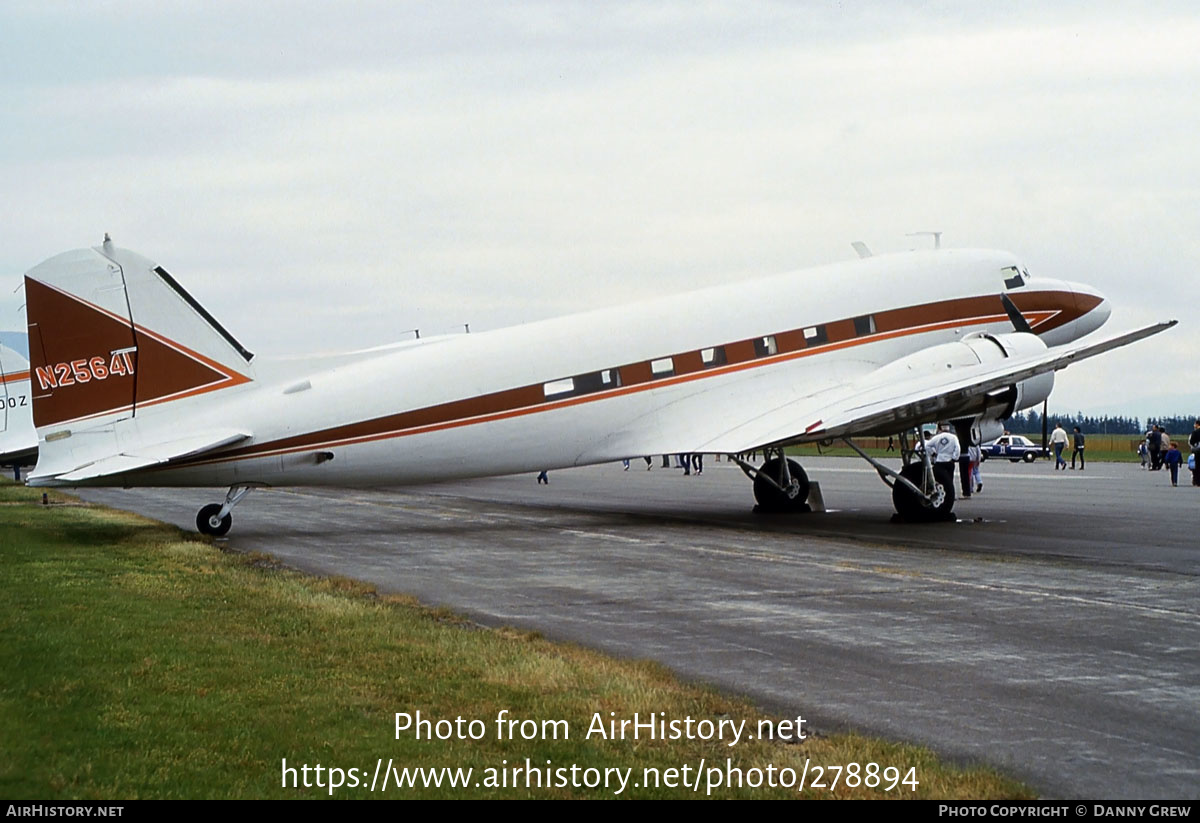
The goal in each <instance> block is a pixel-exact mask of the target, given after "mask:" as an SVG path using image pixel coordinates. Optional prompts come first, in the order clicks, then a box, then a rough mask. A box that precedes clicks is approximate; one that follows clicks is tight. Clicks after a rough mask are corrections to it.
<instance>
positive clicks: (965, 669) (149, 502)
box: [82, 458, 1200, 799]
mask: <svg viewBox="0 0 1200 823" xmlns="http://www.w3.org/2000/svg"><path fill="white" fill-rule="evenodd" d="M805 466H806V468H807V469H808V471H809V474H810V476H811V477H812V478H813V479H814V480H816V481H818V482H819V483H820V484H821V489H822V492H823V495H824V499H825V503H826V506H827V507H828V508H829V511H827V512H825V513H821V514H815V513H814V514H808V515H797V516H785V517H778V516H776V517H768V516H762V515H755V514H753V513H751V505H752V501H751V492H750V484H749V482H748V481H747V480H746V478H745V477H744V476H743V474H742V472H741V471H740V470H738V469H736V468H735V467H732V466H730V465H729V464H727V463H714V462H713V461H712V459H711V458H709V460H708V461H707V463H706V467H705V468H706V471H705V472H704V474H703V475H702V476H699V477H695V476H693V477H684V476H683V475H682V473H681V472H680V471H678V470H664V469H662V468H661V461H660V460H659V459H658V458H655V467H654V469H653V470H652V471H649V472H647V471H646V470H645V464H644V463H642V462H640V461H634V463H633V467H632V469H631V470H630V471H628V472H623V471H622V470H621V466H620V464H615V465H607V466H599V467H589V468H583V469H574V470H570V471H559V472H551V474H550V481H551V482H550V485H549V486H538V485H536V484H535V482H534V478H533V476H532V475H528V476H519V477H504V478H494V479H488V480H478V481H470V482H464V483H459V484H455V485H443V486H430V487H420V488H405V489H391V490H372V491H344V490H336V491H334V490H322V489H299V490H261V491H255V492H253V493H251V494H250V495H249V496H248V497H247V498H246V499H245V500H244V501H243V502H242V503H241V504H240V505H239V506H238V508H237V509H235V510H234V522H233V530H232V531H231V532H230V535H229V538H228V540H229V545H230V546H231V547H232V548H235V549H238V550H243V551H251V550H254V551H263V552H269V553H271V554H273V555H275V556H276V557H278V558H280V559H281V560H284V561H285V562H287V563H289V564H290V565H293V566H296V567H298V568H301V569H305V570H308V571H312V572H316V573H320V574H339V575H345V576H348V577H354V578H359V579H363V580H368V581H371V582H372V583H374V584H376V585H377V587H378V588H379V589H381V590H384V591H391V592H404V593H409V594H412V595H415V596H416V597H418V598H419V599H421V600H422V601H423V602H426V603H429V604H437V605H445V606H448V607H450V608H452V609H455V610H457V611H460V612H463V613H466V614H469V615H471V616H473V617H474V618H476V619H478V620H479V621H481V622H483V623H487V624H491V625H499V624H508V625H515V626H521V627H525V628H529V629H535V630H537V631H540V632H542V633H543V634H545V635H546V636H548V637H551V638H554V639H560V640H568V641H573V642H577V643H581V644H584V645H587V646H591V647H595V648H599V649H603V650H605V651H608V652H611V653H614V654H617V655H621V656H627V657H634V658H650V659H654V660H657V661H660V662H662V663H664V664H666V665H667V666H669V667H671V668H672V669H673V670H675V671H676V672H678V673H679V674H681V675H682V676H684V677H685V678H689V679H693V680H699V681H704V682H709V683H712V684H715V685H717V686H719V687H721V688H723V689H727V690H732V691H735V692H739V693H742V694H745V695H747V696H749V697H751V698H753V699H755V700H757V701H759V702H760V703H761V704H762V705H763V706H764V707H767V708H769V709H771V710H775V711H779V712H780V713H782V714H785V715H789V714H790V715H795V714H800V715H803V716H804V717H805V718H806V719H807V720H808V721H809V723H810V724H812V726H813V728H815V729H816V730H818V731H820V730H826V731H830V730H839V729H845V728H854V729H860V730H864V731H868V732H871V733H874V734H879V735H883V736H886V737H890V738H895V739H900V740H906V741H914V742H919V743H923V744H926V745H929V746H930V747H932V748H933V749H935V750H937V751H938V752H940V753H942V754H944V755H947V756H950V757H952V758H956V759H960V760H964V761H972V762H985V763H989V764H993V765H995V766H997V767H999V768H1000V769H1001V770H1003V771H1005V772H1007V773H1010V774H1013V775H1015V776H1017V777H1020V778H1022V779H1025V780H1027V781H1028V782H1030V783H1031V784H1032V785H1033V786H1035V787H1036V788H1037V789H1038V790H1040V791H1041V792H1042V793H1043V794H1044V795H1046V796H1048V797H1072V798H1146V799H1155V798H1161V799H1167V798H1191V799H1194V798H1197V797H1200V613H1198V612H1200V608H1198V606H1197V603H1198V601H1200V597H1198V595H1200V578H1198V575H1197V572H1198V570H1200V545H1197V544H1198V541H1197V540H1196V532H1197V523H1198V522H1200V489H1197V488H1193V487H1191V486H1190V485H1187V483H1188V482H1189V481H1188V480H1187V479H1185V480H1183V481H1182V482H1183V483H1184V484H1185V485H1181V486H1179V487H1178V488H1172V487H1171V486H1170V483H1169V478H1168V476H1167V475H1166V472H1155V473H1150V472H1144V471H1142V470H1140V469H1139V468H1138V467H1137V466H1136V465H1129V464H1098V463H1093V464H1092V465H1089V466H1088V468H1087V470H1086V471H1084V472H1079V471H1074V472H1072V471H1066V472H1058V473H1055V472H1054V471H1053V469H1052V467H1051V466H1050V465H1049V464H1048V463H1045V462H1042V463H1037V464H1033V465H1026V464H1015V465H1014V464H1010V463H1008V462H1007V461H1003V462H997V461H994V460H992V461H988V462H986V463H984V466H983V473H984V490H983V493H982V494H980V495H976V496H974V497H973V498H972V499H971V500H964V501H960V502H959V504H958V505H957V508H956V512H957V514H958V515H959V521H958V522H957V523H939V524H928V525H909V524H900V523H892V522H891V512H892V509H891V503H890V491H889V490H888V489H887V488H886V487H885V486H884V485H883V484H882V483H881V482H879V480H878V479H877V477H876V476H875V474H874V472H873V471H872V470H871V469H870V468H869V467H867V466H866V464H865V463H863V462H862V461H860V460H857V459H839V458H817V459H812V460H807V461H805ZM82 496H83V497H84V498H85V499H88V500H94V501H99V502H103V503H107V504H111V505H114V506H118V507H120V508H125V509H129V510H132V511H137V512H140V513H143V514H147V515H149V516H151V517H155V518H158V519H162V520H166V521H168V522H172V523H176V524H178V525H180V526H183V527H185V528H187V529H189V530H192V529H194V518H195V513H196V511H197V509H199V507H200V506H201V505H202V504H204V503H208V502H214V501H219V500H221V499H223V497H224V491H223V490H220V491H218V490H213V491H211V492H206V491H205V490H196V489H190V490H127V491H123V490H100V489H96V490H86V491H83V492H82Z"/></svg>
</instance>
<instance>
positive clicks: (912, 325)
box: [149, 292, 1099, 471]
mask: <svg viewBox="0 0 1200 823" xmlns="http://www.w3.org/2000/svg"><path fill="white" fill-rule="evenodd" d="M1036 295H1045V296H1046V297H1047V298H1048V299H1047V301H1046V302H1045V303H1042V302H1036V303H1035V301H1033V300H1031V299H1029V298H1032V297H1034V296H1036ZM1022 297H1023V298H1025V299H1023V301H1022V302H1024V303H1025V304H1026V305H1025V306H1024V307H1022V311H1024V312H1028V313H1029V314H1030V315H1031V316H1032V315H1039V314H1040V315H1042V316H1049V318H1050V320H1048V321H1047V322H1046V323H1045V325H1044V326H1043V325H1037V324H1036V322H1035V325H1037V328H1038V330H1039V331H1041V330H1043V328H1054V327H1057V326H1059V325H1062V324H1063V323H1065V322H1069V321H1070V320H1074V319H1076V318H1078V317H1079V316H1080V315H1081V314H1082V312H1080V311H1079V310H1078V309H1076V308H1075V302H1074V300H1073V299H1072V298H1073V295H1072V294H1071V293H1061V292H1031V293H1029V294H1026V295H1022ZM1098 303H1099V300H1097V301H1095V303H1093V304H1092V305H1093V307H1094V306H1095V305H1097V304H1098ZM1056 312H1058V313H1057V314H1056ZM873 317H874V318H875V327H876V330H875V332H873V333H870V334H863V335H857V334H856V332H855V327H854V320H853V318H846V319H841V320H835V321H832V322H829V323H825V324H823V325H824V327H825V332H826V335H827V338H828V339H827V342H825V343H822V344H820V345H813V346H807V345H806V340H805V338H804V334H803V328H812V326H805V327H803V328H801V329H791V330H788V331H785V332H778V333H775V334H774V337H775V340H776V346H777V352H776V354H774V355H769V356H763V357H758V356H756V354H755V349H754V341H755V340H759V339H761V338H757V337H756V338H751V339H749V340H740V341H736V342H733V343H726V344H724V350H725V357H726V364H725V365H723V366H711V367H708V368H704V367H703V361H702V357H701V351H702V350H699V349H698V350H696V351H693V352H683V353H681V354H676V355H673V358H674V362H675V374H674V375H673V376H665V377H657V378H656V377H654V375H653V374H652V373H651V369H650V363H651V360H645V361H642V362H639V363H631V364H627V365H624V366H620V367H619V368H618V371H619V373H620V378H621V386H620V387H619V388H612V389H604V390H600V391H597V392H594V393H591V394H585V395H580V396H576V397H572V398H570V399H566V400H547V399H546V398H545V394H544V391H543V388H542V387H543V385H544V384H543V383H537V384H535V385H532V386H525V387H521V388H517V389H508V390H504V391H499V392H493V393H491V394H485V395H480V396H478V397H469V398H464V399H461V400H455V401H451V402H448V403H440V404H437V405H434V406H427V407H425V408H421V409H415V410H412V411H407V412H401V413H398V414H393V415H387V416H384V417H377V418H373V419H371V420H363V421H359V422H357V423H351V424H347V425H341V426H335V427H331V428H327V429H321V430H319V431H313V432H308V433H305V434H300V435H295V436H293V437H288V438H284V439H280V440H272V441H269V442H266V443H256V444H252V445H249V446H242V447H240V448H235V449H231V450H229V451H225V452H221V453H219V454H216V455H212V454H209V455H202V456H197V457H195V458H192V459H190V460H181V461H178V462H175V463H172V464H170V465H169V466H161V467H155V469H150V470H149V471H153V470H156V469H169V468H175V467H180V466H189V465H199V464H208V463H219V462H226V461H230V460H239V459H247V458H252V457H259V456H265V455H267V454H277V453H285V452H297V451H305V450H308V449H313V448H317V447H319V446H320V447H333V446H339V445H350V444H352V443H361V442H366V441H370V440H379V439H385V438H390V437H399V436H402V435H406V434H418V433H421V432H428V431H437V430H441V429H446V428H451V427H454V426H460V425H468V424H471V423H476V422H484V421H489V420H500V419H505V418H508V417H515V416H518V415H522V414H531V413H535V412H539V411H548V410H551V409H558V408H565V407H567V406H574V405H578V404H580V403H587V402H592V401H593V400H599V399H604V398H608V397H617V396H621V395H625V394H632V393H636V392H640V391H646V390H648V389H652V388H658V387H661V386H667V385H673V384H676V383H684V382H690V381H693V380H699V379H704V378H706V377H709V376H713V375H717V374H727V373H731V372H735V371H742V370H745V369H747V368H754V367H757V366H759V365H767V364H772V363H779V362H783V361H786V360H792V359H796V358H798V357H806V356H810V355H815V354H821V353H824V352H827V351H834V350H838V349H843V348H847V347H848V346H854V345H859V344H862V343H871V342H876V341H879V340H887V339H892V338H896V337H903V336H907V335H910V334H919V333H922V332H926V331H932V330H937V329H939V328H953V327H954V326H957V325H982V324H984V323H993V322H998V321H1007V319H1008V316H1007V313H1006V312H1005V311H1004V306H1003V303H1002V302H1001V301H1000V296H999V295H998V294H994V295H989V296H985V297H968V298H960V299H957V300H946V301H941V302H939V303H930V304H926V305H923V306H911V307H907V308H903V309H891V310H887V311H882V312H878V313H876V314H874V315H873ZM1063 318H1065V319H1063ZM1051 322H1053V325H1051ZM816 325H818V326H819V325H822V324H816ZM717 347H718V348H719V347H720V344H718V346H717ZM693 356H694V357H693ZM652 359H653V360H658V359H659V358H652ZM697 362H699V363H700V368H699V369H696V368H693V367H694V366H695V364H696V363H697Z"/></svg>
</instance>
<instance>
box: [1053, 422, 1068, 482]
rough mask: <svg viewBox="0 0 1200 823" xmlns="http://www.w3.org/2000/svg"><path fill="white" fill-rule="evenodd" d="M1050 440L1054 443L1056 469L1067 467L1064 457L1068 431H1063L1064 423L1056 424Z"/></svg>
mask: <svg viewBox="0 0 1200 823" xmlns="http://www.w3.org/2000/svg"><path fill="white" fill-rule="evenodd" d="M1050 442H1051V443H1053V444H1054V470H1055V471H1058V470H1059V469H1065V468H1066V467H1067V461H1066V460H1064V459H1063V456H1062V453H1063V449H1065V448H1066V447H1067V433H1066V432H1065V431H1063V427H1062V424H1061V423H1059V424H1057V425H1055V427H1054V431H1053V432H1051V433H1050Z"/></svg>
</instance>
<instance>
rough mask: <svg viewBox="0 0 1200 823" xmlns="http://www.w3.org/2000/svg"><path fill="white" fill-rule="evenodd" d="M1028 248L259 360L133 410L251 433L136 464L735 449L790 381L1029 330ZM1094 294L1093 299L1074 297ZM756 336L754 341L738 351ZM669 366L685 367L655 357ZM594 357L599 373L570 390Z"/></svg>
mask: <svg viewBox="0 0 1200 823" xmlns="http://www.w3.org/2000/svg"><path fill="white" fill-rule="evenodd" d="M1014 266H1018V263H1017V262H1016V261H1015V260H1014V259H1013V258H1012V257H1011V256H1010V255H1007V254H1004V253H1001V252H974V251H941V252H936V253H928V254H926V253H918V254H911V255H902V256H895V257H875V258H869V259H866V260H862V261H851V262H847V263H842V264H835V265H830V266H823V267H820V268H815V269H809V270H806V271H801V272H797V273H793V274H787V275H782V276H777V277H772V278H767V279H762V280H756V281H752V282H739V283H732V284H729V285H726V286H721V287H717V288H710V289H705V290H701V291H696V292H691V293H687V294H682V295H677V296H672V297H667V298H662V299H655V300H651V301H647V302H642V303H638V304H634V305H629V306H619V307H614V308H605V309H599V310H594V311H589V312H585V313H581V314H576V315H571V316H568V317H562V318H557V319H553V320H547V321H542V322H537V323H530V324H527V325H523V326H517V327H512V328H506V329H499V330H496V331H490V332H483V333H472V334H463V335H457V336H453V337H446V338H438V339H432V340H429V341H422V342H421V343H420V344H416V345H411V346H405V347H400V348H395V349H387V350H381V351H378V352H368V353H363V354H361V355H359V356H357V357H354V358H348V359H345V360H339V361H337V365H334V366H332V367H328V366H322V365H320V361H314V362H313V363H312V365H311V366H310V367H309V368H305V367H303V366H301V365H299V364H298V363H297V362H295V361H292V362H289V363H288V364H286V366H284V365H275V364H272V363H270V362H255V364H254V369H255V371H254V380H253V381H252V382H248V383H245V384H243V385H238V386H234V387H231V388H228V389H223V390H221V391H219V392H214V393H212V394H209V395H204V396H201V397H194V398H185V399H181V400H178V401H172V402H171V403H170V404H167V405H166V406H163V407H160V408H159V409H154V410H147V411H146V412H145V413H144V414H139V416H138V417H137V419H136V420H134V421H127V423H128V424H130V428H129V429H128V435H127V436H130V437H132V436H134V435H136V436H139V437H142V438H146V439H147V440H152V439H154V438H155V437H156V436H159V435H161V434H163V433H166V432H168V431H170V430H180V429H186V428H189V427H191V428H197V427H201V428H202V427H204V426H206V425H211V422H212V421H221V422H222V423H225V424H232V425H235V426H238V427H240V428H243V429H245V430H246V431H247V432H251V433H252V437H251V438H250V439H249V440H248V441H246V442H243V443H239V444H237V445H236V446H233V447H230V448H228V449H225V450H223V451H218V452H215V453H210V454H204V455H201V456H198V457H196V458H192V459H190V460H186V459H185V460H184V461H182V462H183V465H179V466H174V465H172V466H169V467H157V468H151V469H144V470H139V471H136V472H130V473H128V474H125V475H123V476H122V477H121V479H120V482H121V483H122V484H124V485H129V486H137V485H144V486H208V485H211V486H219V485H233V484H242V483H248V484H259V483H261V484H268V485H286V486H296V485H317V486H371V485H390V484H406V483H425V482H431V481H436V480H444V479H451V478H462V477H471V476H487V475H497V474H508V473H516V472H526V471H538V470H541V469H555V468H561V467H567V466H576V465H584V464H589V463H599V462H606V461H611V460H617V459H621V458H624V457H635V456H641V455H646V454H650V453H662V452H675V451H686V452H703V451H727V450H729V449H728V442H726V441H724V440H722V438H721V437H720V436H719V432H720V431H721V426H720V424H721V422H722V421H729V427H730V428H733V427H734V425H735V424H736V423H741V422H743V421H745V420H747V419H750V418H752V417H753V416H754V414H755V409H756V408H759V407H760V406H762V405H768V404H771V403H773V402H774V401H775V400H776V398H787V397H798V396H799V397H803V398H806V399H807V400H811V401H812V402H817V401H819V398H820V397H821V396H822V394H823V393H825V392H829V391H832V390H835V389H836V388H837V387H839V386H842V385H844V384H845V383H847V382H849V381H851V380H854V379H856V378H859V377H861V376H863V375H865V374H867V373H869V372H872V371H874V370H875V369H877V368H879V367H880V366H882V365H884V364H887V363H889V362H891V361H894V360H896V359H898V358H900V357H903V356H905V355H907V354H910V353H912V352H914V351H917V350H920V349H922V348H925V347H929V346H932V345H934V344H937V343H943V342H948V341H954V340H958V339H960V338H961V337H962V336H964V335H966V334H970V333H972V332H980V331H986V332H994V333H999V332H1005V331H1012V328H1013V326H1012V323H1011V322H1010V320H1009V319H1008V317H1007V316H1005V315H1004V313H1003V310H1002V308H1001V304H1000V301H999V299H998V295H999V294H1000V293H1002V292H1005V291H1006V287H1005V285H1004V282H1003V281H1004V275H1003V274H1002V271H1004V270H1006V269H1008V268H1009V267H1014ZM1009 293H1010V294H1011V295H1012V297H1013V299H1014V300H1023V301H1025V304H1023V305H1022V311H1024V312H1026V313H1033V314H1037V313H1038V311H1039V310H1040V309H1039V308H1038V299H1040V298H1039V297H1038V295H1046V296H1047V297H1046V306H1048V307H1049V308H1046V309H1045V310H1044V311H1042V313H1041V314H1040V315H1038V316H1039V317H1044V318H1046V319H1045V322H1044V323H1043V325H1044V327H1045V329H1043V330H1039V329H1038V328H1037V325H1036V324H1035V331H1039V334H1041V336H1042V339H1043V340H1044V341H1045V342H1046V343H1048V344H1050V345H1056V344H1059V343H1063V342H1067V341H1069V340H1074V339H1076V338H1078V337H1080V336H1082V335H1083V334H1086V333H1088V332H1090V331H1092V330H1094V329H1095V328H1097V327H1098V326H1099V325H1100V324H1101V323H1103V321H1104V319H1105V318H1106V317H1107V304H1106V303H1104V302H1103V298H1100V297H1099V296H1098V295H1095V294H1094V293H1093V292H1091V291H1089V290H1087V289H1086V288H1084V287H1081V286H1078V285H1076V284H1069V283H1065V282H1063V281H1054V280H1043V279H1040V278H1039V279H1034V280H1031V281H1029V282H1028V283H1027V284H1025V285H1022V286H1021V287H1019V288H1014V289H1011V290H1010V292H1009ZM1085 297H1086V298H1087V300H1086V301H1084V298H1085ZM1076 300H1078V301H1080V302H1081V303H1082V302H1086V303H1087V306H1086V307H1085V306H1083V305H1080V306H1079V308H1078V311H1076V312H1075V313H1074V314H1072V311H1071V309H1070V305H1073V304H1074V302H1073V301H1076ZM1097 304H1099V308H1097ZM981 306H982V307H983V308H980V307H981ZM1056 306H1057V308H1054V307H1056ZM806 329H809V330H811V331H812V332H813V334H812V335H811V336H810V337H805V335H806V332H805V330H806ZM797 335H799V337H797ZM822 336H825V337H826V338H827V339H826V340H822V339H821V338H822ZM756 339H757V340H759V341H760V343H759V347H758V350H757V351H755V354H754V356H753V357H750V358H748V359H738V356H736V355H737V352H742V353H743V355H742V356H744V352H745V351H747V349H746V348H745V346H746V345H747V344H748V342H749V341H753V340H756ZM800 339H804V343H803V344H802V345H801V344H797V343H796V341H797V340H800ZM788 341H791V342H788ZM797 345H801V347H800V348H796V346H797ZM720 347H725V349H727V350H728V352H729V356H728V357H727V360H728V361H729V362H726V364H724V365H722V364H720V363H719V362H717V361H719V360H720V359H721V355H720V354H717V355H714V356H713V358H712V362H710V363H704V362H703V361H704V358H705V357H706V356H707V352H708V350H718V349H720ZM772 349H774V351H772ZM668 358H673V359H672V360H670V361H669V362H668V360H667V359H668ZM697 358H699V359H697ZM698 363H699V364H701V367H699V368H697V367H696V365H697V364H698ZM668 365H670V366H671V367H672V370H673V371H674V374H667V373H665V372H663V373H659V374H655V373H654V367H655V366H657V367H658V368H659V369H665V368H666V366H668ZM606 373H607V379H608V382H604V380H605V374H606ZM583 375H589V376H591V377H589V378H588V379H592V378H595V381H599V382H593V383H592V384H590V385H583V384H585V383H587V380H582V381H581V380H577V381H576V382H575V383H574V384H573V385H574V386H575V389H576V391H575V392H574V393H566V394H561V395H555V394H554V393H553V392H554V391H555V390H557V389H562V388H563V387H564V386H565V385H568V384H564V383H562V382H561V381H563V380H564V379H565V378H570V377H579V376H583ZM547 386H548V388H547ZM548 391H549V392H550V394H547V392H548ZM781 402H782V401H781ZM806 402H807V401H806ZM802 405H803V403H798V404H797V413H798V414H799V411H800V406H802ZM166 408H169V409H170V413H169V414H166V413H163V412H162V411H161V410H162V409H166ZM714 426H715V427H714ZM714 432H717V434H716V435H714ZM796 439H797V440H800V439H803V438H802V437H797V438H796ZM746 445H747V446H748V445H750V444H746ZM103 483H104V484H105V485H113V484H114V481H113V479H112V478H106V479H103ZM87 484H88V483H87V482H83V483H80V484H79V485H87Z"/></svg>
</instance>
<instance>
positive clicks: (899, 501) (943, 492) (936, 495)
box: [892, 463, 954, 523]
mask: <svg viewBox="0 0 1200 823" xmlns="http://www.w3.org/2000/svg"><path fill="white" fill-rule="evenodd" d="M941 465H943V466H946V467H948V468H947V469H945V470H939V469H938V467H937V466H935V467H934V469H933V478H934V488H933V490H932V497H933V502H932V503H927V502H926V501H925V500H924V499H923V498H921V497H918V496H917V495H916V494H915V493H914V492H913V490H912V489H910V488H909V487H908V486H906V485H904V484H903V483H896V484H895V485H894V486H892V505H894V506H895V507H896V512H897V514H899V515H900V516H901V517H902V518H904V519H905V520H907V521H909V522H910V523H930V522H933V521H935V520H953V519H954V467H953V466H952V465H951V464H949V463H943V464H941ZM900 476H901V477H903V478H905V479H906V480H910V481H912V483H913V485H914V486H916V487H917V488H921V487H922V486H923V484H924V482H925V466H924V465H923V464H921V463H909V464H908V465H907V466H905V467H904V468H903V469H901V470H900ZM926 491H927V493H928V492H929V490H926Z"/></svg>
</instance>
